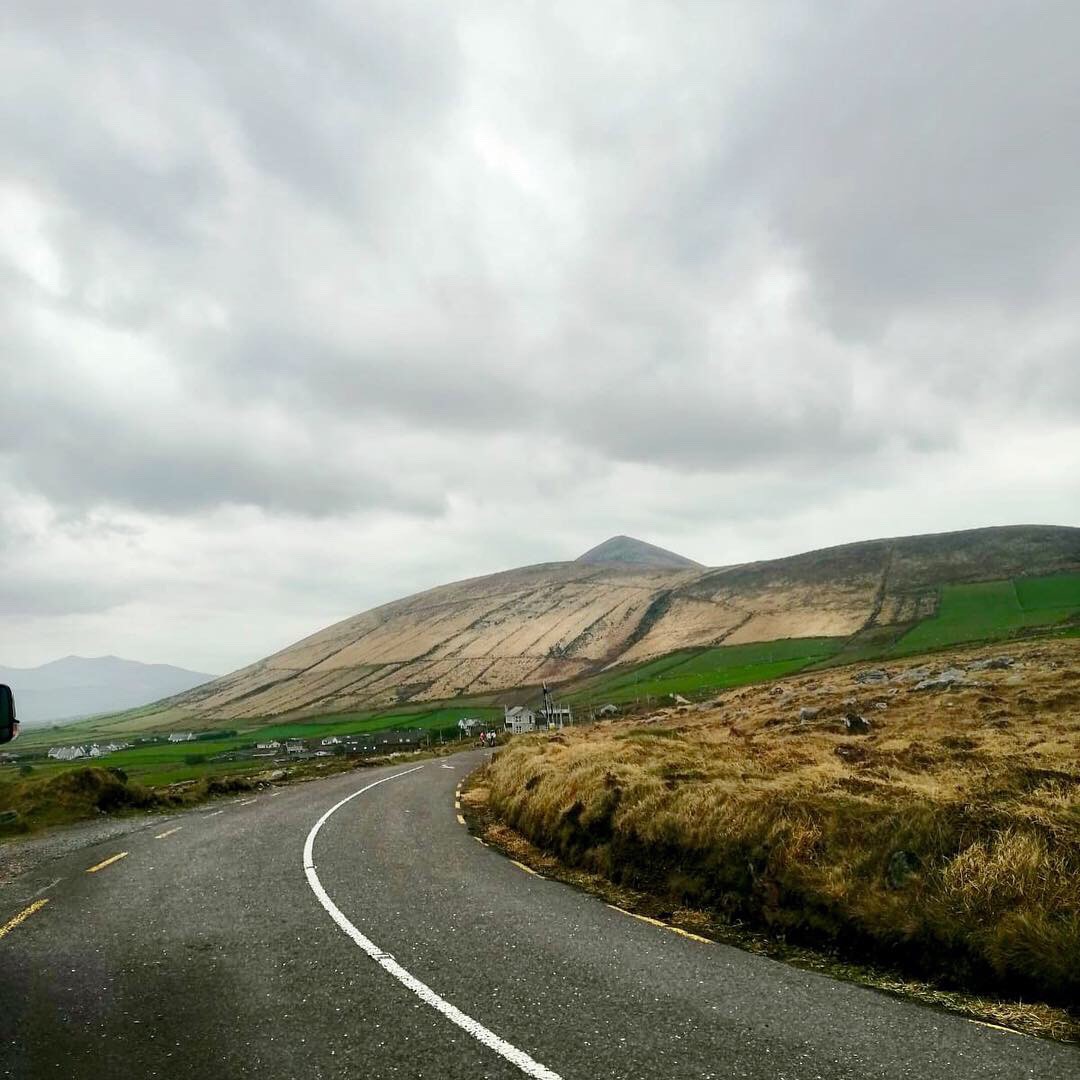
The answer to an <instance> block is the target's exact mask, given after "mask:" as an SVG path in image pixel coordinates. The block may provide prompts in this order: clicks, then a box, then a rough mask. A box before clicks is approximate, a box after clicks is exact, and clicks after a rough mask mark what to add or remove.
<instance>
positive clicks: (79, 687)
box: [0, 656, 214, 727]
mask: <svg viewBox="0 0 1080 1080" xmlns="http://www.w3.org/2000/svg"><path fill="white" fill-rule="evenodd" d="M213 678H214V676H213V675H207V674H205V673H203V672H199V671H188V670H186V669H185V668H179V667H173V666H172V665H171V664H140V663H139V662H138V661H136V660H124V659H121V658H120V657H118V656H95V657H85V656H65V657H63V658H62V659H60V660H52V661H50V662H49V663H47V664H41V665H40V666H39V667H35V668H14V667H0V683H7V684H8V685H9V686H11V687H12V688H13V689H14V691H15V699H16V701H17V703H18V712H19V720H20V721H21V722H22V723H23V724H25V725H27V727H32V726H34V725H37V724H44V723H48V722H50V721H55V720H66V719H71V718H73V717H78V716H91V715H94V714H96V713H107V712H116V711H117V710H119V709H131V708H135V707H137V706H139V705H146V704H148V703H150V702H153V701H158V700H159V699H160V698H162V697H164V696H165V695H167V694H178V693H181V692H182V691H184V690H190V689H191V688H192V687H194V686H198V685H200V684H201V683H206V682H210V681H211V680H212V679H213Z"/></svg>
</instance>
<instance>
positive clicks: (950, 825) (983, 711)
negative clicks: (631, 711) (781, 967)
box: [484, 641, 1080, 1008]
mask: <svg viewBox="0 0 1080 1080" xmlns="http://www.w3.org/2000/svg"><path fill="white" fill-rule="evenodd" d="M988 655H991V652H990V651H989V650H987V649H982V650H970V651H968V652H966V653H963V654H957V655H953V656H950V657H949V658H948V659H947V660H939V661H936V663H937V666H938V667H944V666H948V665H949V664H955V663H963V662H965V661H966V660H968V659H976V658H979V657H985V656H988ZM1011 655H1013V656H1015V657H1016V658H1017V660H1018V661H1019V662H1020V664H1019V666H1017V667H1014V668H1012V669H1009V670H1001V671H999V670H991V671H979V672H977V673H976V672H973V673H972V674H971V676H970V679H971V680H973V681H976V682H977V683H978V685H970V686H966V687H963V688H960V689H954V690H951V691H946V692H943V693H939V694H933V693H930V694H928V693H926V692H916V691H915V690H914V689H913V685H914V683H913V682H903V681H901V680H897V679H896V678H895V676H896V675H897V674H899V673H901V672H902V671H903V669H904V668H905V667H910V666H913V665H912V664H911V663H910V662H905V663H904V664H902V665H893V666H891V667H890V669H889V670H890V673H891V674H892V675H893V676H894V678H893V679H892V680H891V681H890V682H889V683H888V684H886V685H877V686H865V685H861V684H858V683H856V682H854V675H855V674H856V673H857V671H858V670H859V669H844V670H842V671H831V672H823V673H820V674H818V675H815V676H813V677H808V676H802V677H799V678H794V679H790V680H787V681H786V682H784V683H779V684H773V685H772V686H762V687H754V688H751V689H745V690H742V691H740V692H737V693H731V694H728V695H726V696H724V697H723V698H720V699H718V700H717V701H715V702H712V703H709V704H707V705H703V706H692V707H683V708H681V709H679V710H664V711H662V712H661V713H658V714H654V715H653V716H651V717H647V718H645V719H644V720H640V721H616V722H610V723H605V724H601V725H597V726H596V727H593V728H591V729H577V730H574V731H571V732H564V733H561V734H559V735H558V736H556V737H553V738H544V737H530V738H526V739H520V740H515V742H514V743H513V744H512V745H511V746H510V747H508V748H507V749H506V750H504V751H502V752H500V754H499V755H498V756H497V757H496V759H495V761H494V762H493V763H492V765H491V766H490V767H489V769H488V771H487V774H486V777H485V779H484V783H485V785H486V786H487V788H488V789H489V800H490V806H491V808H492V810H493V811H494V812H495V813H496V814H497V815H498V816H499V818H500V819H501V820H502V821H504V822H505V823H506V824H508V825H509V826H510V827H512V828H513V829H516V830H517V831H519V832H520V833H522V834H523V835H524V836H525V837H527V838H528V839H529V840H530V841H532V842H533V843H534V844H536V845H538V846H539V847H540V848H542V849H544V850H546V851H548V852H550V853H552V854H555V855H557V856H558V857H559V858H560V859H561V860H562V861H563V862H564V863H567V864H569V865H571V866H575V867H580V868H582V869H585V870H588V871H592V872H597V873H600V874H602V875H604V876H605V877H606V878H607V879H609V880H611V881H613V882H615V883H616V884H621V885H625V886H626V887H629V888H633V889H640V890H644V891H647V892H649V893H651V894H653V895H657V896H661V897H663V898H665V900H666V901H667V902H669V903H670V904H671V905H672V906H673V907H696V908H704V909H707V910H710V911H712V912H713V913H716V914H718V915H719V916H721V917H723V918H725V919H727V920H729V921H731V922H741V923H749V924H752V925H756V926H759V927H764V928H767V929H768V931H769V932H770V933H771V934H773V935H777V936H781V937H783V938H784V939H785V940H789V941H793V942H798V941H803V942H821V943H828V944H829V945H830V946H831V947H836V948H840V949H842V950H846V951H848V953H849V954H850V955H853V956H859V957H861V958H873V959H875V960H881V961H885V962H888V963H889V964H890V965H892V966H894V967H897V968H899V969H901V970H905V971H907V972H909V973H911V974H914V975H917V976H919V977H921V978H928V979H930V980H932V981H934V982H936V983H938V984H939V985H943V986H949V987H955V988H961V989H966V990H972V989H977V990H984V991H985V990H989V991H991V992H994V993H998V994H1003V995H1006V996H1010V997H1014V998H1015V997H1024V998H1030V997H1032V996H1036V997H1038V998H1040V999H1041V1000H1045V1001H1049V1002H1055V1003H1058V1004H1063V1005H1065V1006H1067V1007H1071V1008H1075V1007H1076V1004H1077V1002H1080V705H1078V702H1080V693H1078V691H1080V648H1078V647H1077V644H1076V643H1075V642H1072V641H1059V642H1042V643H1037V644H1031V645H1024V646H1019V647H1016V648H1013V649H1012V650H1011ZM802 706H809V707H812V708H816V709H819V710H820V711H819V713H818V715H817V716H816V717H815V718H814V719H812V720H809V721H807V722H805V723H800V722H799V721H798V713H799V709H800V707H802ZM879 706H883V707H879ZM850 711H856V712H859V713H861V714H862V715H864V716H866V717H867V718H869V719H870V720H871V723H872V727H871V731H870V733H869V734H867V735H851V734H847V733H846V732H845V731H844V727H843V723H842V720H843V716H844V715H845V713H847V712H850ZM654 736H656V737H654Z"/></svg>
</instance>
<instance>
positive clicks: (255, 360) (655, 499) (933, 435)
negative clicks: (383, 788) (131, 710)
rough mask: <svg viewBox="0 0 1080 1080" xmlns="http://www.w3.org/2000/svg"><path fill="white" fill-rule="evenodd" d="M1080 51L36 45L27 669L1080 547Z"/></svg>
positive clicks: (436, 16) (4, 608)
mask: <svg viewBox="0 0 1080 1080" xmlns="http://www.w3.org/2000/svg"><path fill="white" fill-rule="evenodd" d="M1078 45H1080V6H1078V5H1077V4H1076V3H1075V2H1072V0H1067V2H1063V3H1026V4H1019V3H1015V2H1012V0H1010V2H1007V3H997V2H993V0H970V2H965V3H950V2H945V3H942V2H941V0H935V2H932V3H921V2H917V0H916V2H913V0H908V2H905V3H896V2H890V3H872V2H862V3H857V4H848V3H819V2H813V3H805V4H800V3H790V4H788V3H779V2H777V3H761V2H760V0H747V2H745V3H737V2H731V3H722V2H719V0H709V2H702V3H696V2H690V0H688V2H674V0H666V2H662V3H655V4H654V3H649V2H635V3H606V2H599V0H593V2H590V3H587V4H581V3H558V2H551V0H547V2H545V3H542V4H540V3H538V4H532V3H514V4H506V3H504V2H501V0H492V2H489V3H472V2H467V0H466V2H462V3H457V4H454V3H449V4H448V3H445V2H432V3H424V4H419V3H410V2H406V0H388V2H386V3H381V2H371V0H367V2H365V3H363V4H360V3H355V2H340V3H336V2H308V3H304V4H297V3H295V2H294V0H258V2H255V0H252V2H250V3H244V2H233V3H214V4H210V3H202V2H201V0H189V2H187V3H183V4H164V3H146V2H144V0H109V2H107V3H81V2H78V0H57V2H51V0H25V2H20V0H6V2H5V3H4V4H3V6H2V9H0V67H2V70H3V71H4V94H3V95H2V96H0V145H2V146H3V155H2V159H0V160H2V164H0V323H2V331H3V352H2V356H3V361H2V363H3V374H4V381H3V395H2V399H0V400H2V402H3V407H2V417H0V495H2V497H3V515H2V519H0V551H2V554H3V567H2V571H3V572H2V575H0V663H3V664H9V665H31V664H37V663H41V662H43V661H46V660H49V659H52V658H54V657H57V656H60V655H64V654H66V653H80V654H83V655H100V654H104V653H116V654H119V655H122V656H127V657H131V658H133V659H137V660H145V661H163V662H169V663H176V664H182V665H185V666H190V667H194V668H197V669H199V670H204V671H210V672H214V673H218V672H224V671H227V670H229V669H231V668H234V667H237V666H239V665H241V664H243V663H246V662H248V661H251V660H254V659H256V658H258V657H260V656H262V655H265V654H266V653H268V652H270V651H273V650H275V649H277V648H280V647H281V646H283V645H286V644H288V643H289V642H291V641H293V640H295V639H296V638H298V637H300V636H302V635H304V634H306V633H308V632H311V631H313V630H316V629H318V628H320V627H322V626H324V625H326V624H328V623H330V622H332V621H335V620H337V619H339V618H343V617H345V616H347V615H350V614H354V613H356V612H358V611H361V610H364V609H366V608H368V607H371V606H373V605H374V604H377V603H381V602H383V601H386V600H390V599H395V598H397V597H399V596H402V595H405V594H408V593H410V592H414V591H416V590H418V589H420V588H423V587H427V586H431V585H436V584H441V583H443V582H446V581H449V580H454V579H457V578H462V577H466V576H471V575H474V574H480V573H486V572H489V571H494V570H498V569H502V568H506V567H510V566H517V565H522V564H526V563H531V562H540V561H547V560H557V559H563V558H572V557H574V556H576V555H578V554H579V553H580V552H581V551H583V550H585V549H586V548H588V547H591V546H592V545H593V544H595V543H597V542H599V541H601V540H603V539H605V538H606V537H608V536H610V535H612V534H614V533H629V534H632V535H636V536H639V537H641V538H643V539H647V540H650V541H653V542H655V543H659V544H662V545H664V546H666V547H670V548H673V549H675V550H677V551H680V552H682V553H684V554H686V555H689V556H691V557H693V558H695V559H698V560H700V561H701V562H704V563H710V564H724V563H730V562H737V561H743V560H747V559H753V558H762V557H771V556H778V555H784V554H790V553H793V552H796V551H802V550H806V549H809V548H814V547H821V546H825V545H828V544H834V543H841V542H845V541H850V540H859V539H865V538H869V537H875V536H889V535H898V534H908V533H920V532H930V531H940V530H947V529H958V528H967V527H974V526H981V525H995V524H1013V523H1019V522H1044V523H1056V524H1071V525H1077V524H1080V520H1078V519H1080V514H1078V512H1077V510H1078V507H1080V304H1078V298H1080V244H1078V243H1077V236H1078V235H1080V111H1078V109H1077V101H1078V100H1080V65H1078V64H1077V52H1078Z"/></svg>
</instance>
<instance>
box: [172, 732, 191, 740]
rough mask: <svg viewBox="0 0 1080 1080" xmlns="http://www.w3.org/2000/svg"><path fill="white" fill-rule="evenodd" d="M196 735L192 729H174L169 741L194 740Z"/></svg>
mask: <svg viewBox="0 0 1080 1080" xmlns="http://www.w3.org/2000/svg"><path fill="white" fill-rule="evenodd" d="M194 739H195V736H194V734H193V733H192V732H190V731H174V732H173V733H172V734H171V735H170V736H169V742H193V741H194Z"/></svg>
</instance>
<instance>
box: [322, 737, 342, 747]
mask: <svg viewBox="0 0 1080 1080" xmlns="http://www.w3.org/2000/svg"><path fill="white" fill-rule="evenodd" d="M322 744H323V746H340V745H341V740H340V739H339V738H338V737H337V736H336V735H330V736H329V737H328V738H325V739H323V741H322Z"/></svg>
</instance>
